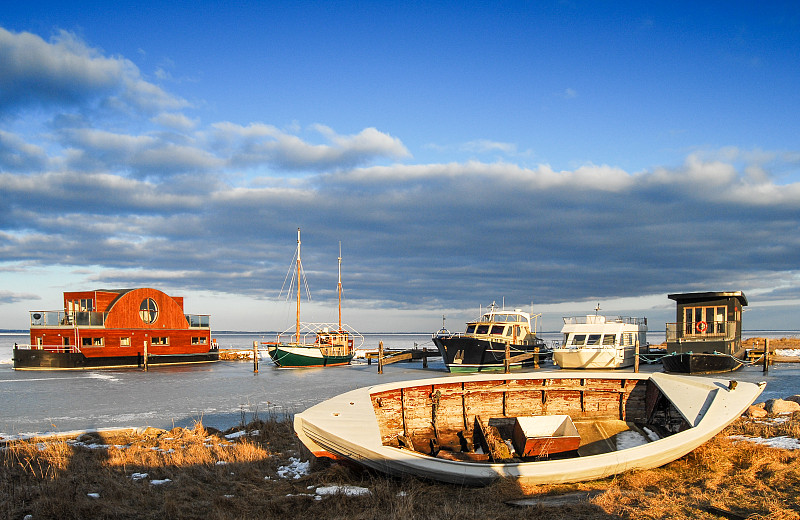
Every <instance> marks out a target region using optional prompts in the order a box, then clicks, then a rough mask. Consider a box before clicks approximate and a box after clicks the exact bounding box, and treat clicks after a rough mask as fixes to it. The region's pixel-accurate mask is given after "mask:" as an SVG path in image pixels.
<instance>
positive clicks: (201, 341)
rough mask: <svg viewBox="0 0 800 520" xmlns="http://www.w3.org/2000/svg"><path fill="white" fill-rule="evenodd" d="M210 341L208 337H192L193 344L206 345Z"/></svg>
mask: <svg viewBox="0 0 800 520" xmlns="http://www.w3.org/2000/svg"><path fill="white" fill-rule="evenodd" d="M207 343H208V338H205V337H199V338H195V337H193V338H192V345H206V344H207Z"/></svg>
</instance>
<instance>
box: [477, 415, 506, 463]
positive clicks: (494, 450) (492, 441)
mask: <svg viewBox="0 0 800 520" xmlns="http://www.w3.org/2000/svg"><path fill="white" fill-rule="evenodd" d="M475 429H476V430H477V431H478V432H480V438H481V445H482V447H483V449H484V451H488V452H489V456H490V457H491V458H492V460H493V461H494V462H509V461H511V460H513V458H514V456H513V455H512V454H511V450H509V449H508V446H507V445H506V443H505V442H504V441H503V439H502V438H501V437H500V433H499V432H498V431H497V428H495V427H494V426H491V425H489V423H488V422H487V421H485V420H482V419H481V417H480V416H479V415H476V416H475Z"/></svg>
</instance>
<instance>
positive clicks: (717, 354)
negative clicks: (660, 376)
mask: <svg viewBox="0 0 800 520" xmlns="http://www.w3.org/2000/svg"><path fill="white" fill-rule="evenodd" d="M667 297H668V298H669V299H670V300H674V301H675V302H676V303H677V309H676V321H675V322H674V323H667V324H666V340H667V356H665V357H664V360H663V361H664V369H665V370H666V371H668V372H684V373H686V372H688V373H714V372H728V371H730V370H735V369H736V368H739V367H740V366H741V365H742V363H741V360H742V359H744V355H745V349H744V347H743V346H742V308H743V307H745V306H747V297H746V296H745V295H744V293H743V292H742V291H728V292H695V293H680V294H669V295H667Z"/></svg>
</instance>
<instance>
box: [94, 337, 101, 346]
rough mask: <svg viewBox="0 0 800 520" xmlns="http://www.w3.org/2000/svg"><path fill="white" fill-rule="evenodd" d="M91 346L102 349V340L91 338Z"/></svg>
mask: <svg viewBox="0 0 800 520" xmlns="http://www.w3.org/2000/svg"><path fill="white" fill-rule="evenodd" d="M92 345H94V346H95V347H102V346H103V338H93V341H92Z"/></svg>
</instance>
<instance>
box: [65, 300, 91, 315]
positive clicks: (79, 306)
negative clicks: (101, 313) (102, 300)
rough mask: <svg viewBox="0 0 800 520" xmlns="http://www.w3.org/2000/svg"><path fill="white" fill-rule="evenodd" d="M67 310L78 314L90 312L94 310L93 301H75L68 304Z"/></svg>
mask: <svg viewBox="0 0 800 520" xmlns="http://www.w3.org/2000/svg"><path fill="white" fill-rule="evenodd" d="M68 307H69V310H70V311H71V310H73V309H74V310H76V311H78V312H92V311H93V310H94V301H93V300H92V299H91V298H84V299H82V300H75V301H74V302H69V305H68Z"/></svg>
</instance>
